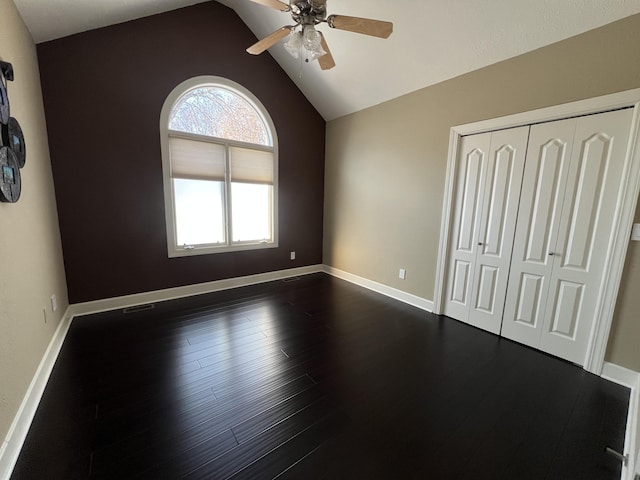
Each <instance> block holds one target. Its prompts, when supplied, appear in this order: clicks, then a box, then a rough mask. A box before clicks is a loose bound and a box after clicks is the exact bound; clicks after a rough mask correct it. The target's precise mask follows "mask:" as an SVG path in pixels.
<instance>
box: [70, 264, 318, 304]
mask: <svg viewBox="0 0 640 480" xmlns="http://www.w3.org/2000/svg"><path fill="white" fill-rule="evenodd" d="M322 271H323V269H322V265H310V266H307V267H298V268H290V269H288V270H277V271H275V272H266V273H259V274H256V275H247V276H245V277H235V278H227V279H224V280H216V281H213V282H206V283H198V284H195V285H185V286H182V287H174V288H167V289H164V290H155V291H152V292H144V293H136V294H133V295H124V296H122V297H114V298H107V299H104V300H96V301H93V302H84V303H75V304H73V305H71V307H70V308H71V312H72V314H73V316H79V315H87V314H90V313H99V312H106V311H109V310H116V309H120V308H126V307H133V306H135V305H144V304H145V303H155V302H163V301H165V300H174V299H176V298H184V297H191V296H194V295H201V294H203V293H212V292H218V291H220V290H228V289H231V288H237V287H246V286H248V285H256V284H259V283H266V282H272V281H274V280H282V279H284V278H291V277H296V276H299V275H308V274H310V273H318V272H322Z"/></svg>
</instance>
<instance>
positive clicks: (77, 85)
mask: <svg viewBox="0 0 640 480" xmlns="http://www.w3.org/2000/svg"><path fill="white" fill-rule="evenodd" d="M255 41H256V38H255V36H254V35H253V34H252V33H251V31H250V30H249V29H248V28H247V27H246V26H245V24H244V23H243V22H242V21H241V20H240V18H239V17H238V16H237V15H236V14H235V12H234V11H233V10H231V9H229V8H227V7H225V6H223V5H221V4H218V3H217V2H208V3H203V4H199V5H196V6H193V7H188V8H183V9H180V10H175V11H173V12H169V13H164V14H160V15H155V16H152V17H147V18H143V19H139V20H135V21H131V22H127V23H123V24H119V25H115V26H111V27H106V28H101V29H98V30H92V31H89V32H85V33H80V34H77V35H73V36H70V37H66V38H63V39H59V40H54V41H51V42H46V43H43V44H40V45H38V61H39V66H40V75H41V81H42V90H43V96H44V104H45V112H46V120H47V129H48V136H49V144H50V151H51V163H52V167H53V174H54V181H55V189H56V200H57V204H58V213H59V221H60V230H61V236H62V244H63V250H64V263H65V269H66V275H67V284H68V289H69V300H70V302H71V303H79V302H85V301H90V300H97V299H103V298H110V297H115V296H120V295H127V294H133V293H139V292H145V291H151V290H158V289H163V288H169V287H176V286H182V285H190V284H195V283H201V282H208V281H213V280H219V279H224V278H230V277H237V276H243V275H251V274H256V273H262V272H267V271H274V270H280V269H286V268H292V267H299V266H304V265H313V264H318V263H321V261H322V208H323V187H324V185H323V178H324V144H325V121H324V120H323V118H322V117H321V116H320V115H319V114H318V112H317V111H316V110H315V109H314V108H313V106H312V105H311V104H310V103H309V102H308V101H307V100H306V98H305V97H304V96H303V95H302V93H300V91H299V90H298V88H297V87H296V86H295V84H294V83H293V82H292V81H291V80H290V79H289V77H288V76H287V75H286V74H285V73H284V72H283V71H282V69H281V68H280V67H279V66H278V64H277V63H276V62H275V61H274V60H273V58H272V57H271V56H270V55H269V54H268V53H267V54H263V55H261V56H258V57H254V56H251V55H249V54H247V53H246V52H245V48H246V47H248V46H249V45H251V44H252V43H254V42H255ZM314 67H316V66H315V65H313V66H309V67H307V68H314ZM198 75H218V76H221V77H226V78H228V79H231V80H233V81H235V82H237V83H239V84H241V85H243V86H244V87H246V88H248V89H249V90H250V91H251V92H252V93H253V94H254V95H256V96H257V97H258V98H259V99H260V101H261V102H262V103H263V104H264V106H265V107H266V109H267V110H268V111H269V113H270V115H271V117H272V119H273V121H274V124H275V128H276V131H277V135H278V139H279V170H280V171H279V201H280V208H279V225H278V227H279V237H280V238H279V245H280V246H279V248H276V249H269V250H259V251H248V252H235V253H224V254H213V255H199V256H196V257H188V258H187V257H182V258H168V256H167V246H166V241H167V239H166V231H165V217H164V197H163V189H162V159H161V155H160V134H159V118H160V110H161V108H162V104H163V102H164V101H165V99H166V97H167V95H168V94H169V93H170V92H171V90H172V89H173V88H174V87H175V86H176V85H178V84H179V83H181V82H182V81H184V80H186V79H188V78H191V77H195V76H198ZM291 250H295V251H296V260H295V261H291V260H289V252H290V251H291Z"/></svg>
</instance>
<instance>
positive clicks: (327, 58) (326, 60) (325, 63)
mask: <svg viewBox="0 0 640 480" xmlns="http://www.w3.org/2000/svg"><path fill="white" fill-rule="evenodd" d="M320 35H321V45H322V49H323V50H324V51H325V52H327V53H326V54H324V55H323V56H321V57H320V58H318V63H319V64H320V68H321V69H322V70H331V69H332V68H333V67H335V66H336V62H335V61H334V60H333V55H331V51H330V50H329V45H327V41H326V40H325V38H324V35H322V33H320Z"/></svg>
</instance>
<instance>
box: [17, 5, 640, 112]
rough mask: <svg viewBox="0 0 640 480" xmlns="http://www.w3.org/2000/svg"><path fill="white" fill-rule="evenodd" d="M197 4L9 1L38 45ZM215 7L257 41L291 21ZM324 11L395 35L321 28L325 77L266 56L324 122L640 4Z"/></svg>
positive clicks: (279, 50)
mask: <svg viewBox="0 0 640 480" xmlns="http://www.w3.org/2000/svg"><path fill="white" fill-rule="evenodd" d="M202 1H203V0H14V2H15V4H16V6H17V7H18V9H19V10H20V13H21V14H22V17H23V18H24V20H25V23H26V24H27V27H28V28H29V30H30V31H31V33H32V35H33V38H34V40H35V41H36V42H37V43H40V42H43V41H47V40H52V39H54V38H60V37H64V36H66V35H70V34H73V33H77V32H82V31H86V30H91V29H94V28H98V27H102V26H106V25H111V24H114V23H119V22H123V21H127V20H132V19H134V18H139V17H143V16H146V15H151V14H154V13H159V12H163V11H168V10H173V9H175V8H180V7H184V6H187V5H193V4H196V3H201V2H202ZM218 1H220V3H223V4H224V5H227V6H229V7H231V8H233V9H234V10H235V11H236V12H237V14H238V15H239V16H240V18H241V19H242V20H243V21H244V22H245V23H246V24H247V25H248V27H249V28H250V29H251V30H252V31H253V33H254V34H255V35H256V36H257V37H258V38H262V37H264V36H266V35H267V34H269V33H271V32H272V31H274V30H276V29H277V28H279V27H281V26H283V25H289V24H291V23H292V22H291V18H290V17H289V14H287V13H282V12H278V11H276V10H272V9H269V8H267V7H263V6H261V5H258V4H256V3H253V2H250V1H249V0H218ZM285 1H286V0H285ZM327 5H328V12H329V13H336V14H342V15H353V16H361V17H367V18H375V19H380V20H388V21H391V22H393V23H394V33H393V34H392V35H391V37H390V38H389V39H387V40H382V39H378V38H374V37H368V36H364V35H358V34H355V33H350V32H344V31H339V30H333V29H330V28H329V27H328V26H327V25H326V24H325V25H321V26H320V27H319V28H320V30H322V31H323V32H324V33H325V36H326V39H327V42H328V43H329V46H330V48H331V53H332V54H333V57H334V59H335V61H336V64H337V66H336V67H335V68H334V69H332V70H329V71H324V72H323V71H321V70H320V67H319V66H318V65H317V62H314V63H313V64H308V65H301V64H300V61H299V60H295V59H293V58H292V57H291V56H290V55H289V54H287V53H286V51H285V50H284V48H283V47H282V42H281V43H279V44H277V45H276V46H274V47H272V48H271V49H270V50H269V52H270V53H271V55H273V57H274V58H275V59H276V61H277V62H278V63H279V64H280V65H281V66H282V68H283V69H284V70H285V71H286V72H287V73H288V75H289V76H290V77H291V78H292V80H293V81H294V82H295V83H296V84H297V85H298V87H299V88H300V90H301V91H302V92H303V93H304V94H305V95H306V97H307V98H308V99H309V101H310V102H311V103H312V104H313V105H314V106H315V107H316V109H317V110H318V111H319V112H320V114H321V115H322V116H323V117H324V118H325V119H326V120H332V119H334V118H338V117H341V116H343V115H346V114H349V113H353V112H356V111H358V110H362V109H364V108H367V107H370V106H372V105H376V104H378V103H381V102H384V101H386V100H390V99H392V98H396V97H398V96H400V95H403V94H406V93H409V92H412V91H415V90H419V89H421V88H424V87H427V86H429V85H433V84H435V83H439V82H442V81H444V80H447V79H449V78H453V77H456V76H458V75H461V74H463V73H466V72H470V71H472V70H476V69H478V68H481V67H484V66H487V65H490V64H492V63H496V62H499V61H501V60H505V59H507V58H510V57H513V56H516V55H519V54H522V53H525V52H528V51H531V50H534V49H537V48H540V47H543V46H545V45H549V44H551V43H554V42H557V41H560V40H563V39H565V38H568V37H571V36H574V35H577V34H579V33H582V32H585V31H587V30H591V29H593V28H597V27H599V26H602V25H605V24H607V23H610V22H613V21H615V20H619V19H621V18H624V17H627V16H629V15H633V14H635V13H640V0H453V1H452V0H402V1H393V0H386V1H382V0H376V1H372V0H339V1H338V0H329V1H328V3H327ZM248 46H249V45H246V46H245V45H242V46H240V47H242V48H243V49H244V48H245V47H248ZM247 55H248V54H247ZM263 55H264V54H263Z"/></svg>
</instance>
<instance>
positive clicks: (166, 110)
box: [160, 75, 279, 258]
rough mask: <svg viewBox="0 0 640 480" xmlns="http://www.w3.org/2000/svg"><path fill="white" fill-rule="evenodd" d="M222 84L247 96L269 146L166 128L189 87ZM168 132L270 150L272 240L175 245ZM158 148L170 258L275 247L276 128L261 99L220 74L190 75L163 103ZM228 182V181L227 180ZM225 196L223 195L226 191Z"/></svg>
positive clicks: (276, 240) (276, 236)
mask: <svg viewBox="0 0 640 480" xmlns="http://www.w3.org/2000/svg"><path fill="white" fill-rule="evenodd" d="M206 86H212V87H222V88H225V89H228V90H231V91H233V92H235V93H237V94H238V95H240V96H242V97H244V98H245V99H247V100H248V101H249V102H250V103H252V104H253V106H255V107H256V110H257V112H258V114H259V115H260V117H261V118H262V120H263V121H264V123H265V125H266V126H267V129H268V132H267V133H268V134H269V139H270V140H271V143H272V146H267V145H265V146H261V145H255V144H247V143H244V142H240V141H234V140H229V139H222V138H215V137H207V136H200V135H197V134H190V133H185V132H175V131H173V130H170V129H169V116H170V115H171V112H172V111H173V108H174V107H175V105H176V103H177V101H178V99H180V97H182V96H183V95H184V94H186V93H187V92H188V91H189V90H193V89H195V88H198V87H206ZM169 135H175V136H180V137H184V138H197V139H199V140H203V139H204V140H205V141H211V142H214V143H218V144H221V145H225V148H226V149H228V148H229V147H230V146H239V147H247V146H251V148H254V149H256V150H265V151H270V152H273V162H274V172H273V196H272V198H273V219H272V220H273V221H272V228H273V241H272V242H257V243H256V242H247V243H233V244H232V243H231V239H229V243H228V244H225V245H222V246H219V245H194V246H188V247H187V248H185V247H183V246H178V245H177V243H176V238H177V234H176V216H175V208H174V194H173V182H172V181H171V158H170V155H169ZM160 150H161V154H162V182H163V187H164V212H165V223H166V228H167V253H168V255H169V258H172V257H188V256H193V255H205V254H212V253H225V252H238V251H243V250H259V249H267V248H277V247H278V230H279V229H278V138H277V134H276V129H275V126H274V123H273V120H272V119H271V116H270V115H269V113H268V112H267V110H266V109H265V108H264V105H262V102H260V100H258V98H257V97H256V96H255V95H253V94H252V93H251V92H250V91H249V90H247V89H246V88H244V87H243V86H242V85H239V84H237V83H235V82H233V81H231V80H229V79H226V78H223V77H216V76H212V75H203V76H199V77H193V78H190V79H188V80H185V81H184V82H182V83H181V84H179V85H178V86H177V87H175V88H174V89H173V90H172V91H171V93H170V94H169V95H168V96H167V98H166V100H165V101H164V104H163V105H162V111H161V113H160ZM227 183H228V182H227ZM225 195H226V194H225Z"/></svg>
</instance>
